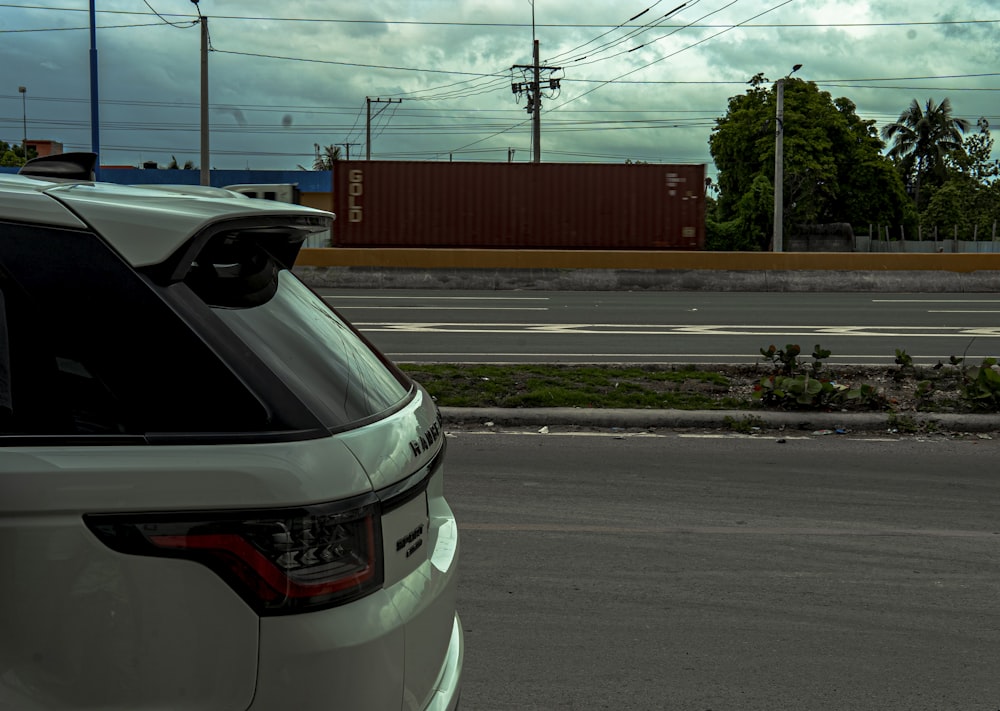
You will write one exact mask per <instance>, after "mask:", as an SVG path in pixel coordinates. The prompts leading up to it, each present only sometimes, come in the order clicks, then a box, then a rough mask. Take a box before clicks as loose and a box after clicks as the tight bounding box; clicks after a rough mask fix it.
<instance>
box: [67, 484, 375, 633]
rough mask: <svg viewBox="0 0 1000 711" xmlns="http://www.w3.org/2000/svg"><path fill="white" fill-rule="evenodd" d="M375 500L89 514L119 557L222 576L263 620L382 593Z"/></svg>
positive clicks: (92, 525)
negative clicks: (176, 562)
mask: <svg viewBox="0 0 1000 711" xmlns="http://www.w3.org/2000/svg"><path fill="white" fill-rule="evenodd" d="M378 517H379V506H378V503H377V500H375V498H374V496H371V497H361V498H359V499H355V500H353V501H350V502H347V503H346V505H345V502H337V503H334V504H319V505H313V506H301V507H295V508H282V509H260V510H252V511H246V510H243V511H209V512H206V511H196V512H181V513H150V514H86V515H85V516H84V517H83V518H84V521H85V523H86V524H87V526H88V527H89V528H90V530H91V531H93V532H94V534H95V535H96V536H97V537H98V538H99V539H100V540H101V541H103V542H104V543H105V544H106V545H107V546H108V547H110V548H112V549H113V550H116V551H118V552H120V553H127V554H133V555H146V556H161V557H170V558H184V559H187V560H193V561H197V562H199V563H202V564H204V565H206V566H208V567H209V568H211V569H212V570H213V571H215V572H216V573H218V574H219V575H220V576H221V577H222V578H223V579H224V580H225V581H226V582H227V583H229V585H230V586H231V587H232V588H233V589H234V590H235V591H236V592H237V593H239V595H240V596H241V597H242V598H243V599H244V600H245V601H246V602H247V604H249V605H250V606H251V607H252V608H253V609H254V610H255V611H256V612H257V613H258V614H261V615H280V614H288V613H294V612H304V611H307V610H315V609H320V608H325V607H333V606H335V605H340V604H343V603H345V602H349V601H351V600H355V599H357V598H359V597H362V596H364V595H367V594H368V593H370V592H372V591H373V590H375V589H378V588H379V587H381V585H382V581H383V572H382V555H381V551H382V541H381V526H380V523H379V520H378Z"/></svg>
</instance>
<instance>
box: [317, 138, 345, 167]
mask: <svg viewBox="0 0 1000 711" xmlns="http://www.w3.org/2000/svg"><path fill="white" fill-rule="evenodd" d="M313 148H315V149H316V160H314V161H313V170H333V167H334V164H335V163H337V162H338V161H339V160H340V146H335V145H332V144H331V145H329V146H325V147H323V148H320V145H319V144H318V143H314V144H313Z"/></svg>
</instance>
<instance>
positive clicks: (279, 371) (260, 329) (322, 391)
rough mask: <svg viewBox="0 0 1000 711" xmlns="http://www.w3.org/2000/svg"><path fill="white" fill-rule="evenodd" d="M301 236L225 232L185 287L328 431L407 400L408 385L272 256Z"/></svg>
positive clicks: (197, 260) (200, 256)
mask: <svg viewBox="0 0 1000 711" xmlns="http://www.w3.org/2000/svg"><path fill="white" fill-rule="evenodd" d="M298 239H300V237H299V236H297V235H295V234H292V233H288V234H282V232H281V230H280V229H277V228H274V229H270V230H267V231H261V230H254V229H247V230H233V231H230V230H225V229H223V230H220V231H219V233H218V234H216V235H215V236H214V237H212V238H211V239H209V240H208V241H207V242H206V243H205V244H204V246H203V247H202V248H201V249H200V251H199V252H198V253H197V254H196V255H195V257H194V261H193V262H192V263H191V264H190V269H189V270H188V271H187V273H186V274H185V276H184V283H185V284H186V285H187V286H188V287H189V288H190V289H191V290H192V291H193V292H194V293H195V294H196V295H197V296H198V297H199V298H200V299H201V300H202V301H203V302H204V303H205V304H207V305H208V306H210V307H211V308H212V310H213V311H214V312H215V314H216V315H217V316H218V317H219V318H220V319H221V320H222V321H223V323H224V324H225V325H226V326H228V327H229V329H230V330H231V331H232V332H234V333H235V334H236V335H237V336H238V337H239V338H240V340H241V341H242V342H243V343H244V344H245V345H246V346H247V347H248V348H249V350H250V351H252V352H253V354H254V355H255V356H256V357H257V358H259V359H260V360H261V361H262V362H263V363H264V365H266V366H267V368H268V369H269V370H270V371H271V372H272V373H273V374H274V375H276V376H277V377H278V378H279V379H280V380H281V381H282V383H283V384H284V385H285V387H287V388H288V389H289V390H290V391H291V392H292V393H293V394H294V395H295V396H296V397H297V398H298V399H299V400H301V401H302V402H303V403H305V405H306V406H307V407H308V408H309V410H310V411H311V412H312V413H313V414H314V415H315V416H316V417H317V419H318V420H319V421H320V422H321V423H322V424H323V425H324V426H325V427H326V428H328V429H331V430H341V429H345V428H347V427H350V426H357V425H358V424H360V423H363V422H365V421H368V420H372V419H376V418H377V417H379V416H380V415H381V414H383V413H386V412H387V411H390V410H392V409H393V408H395V407H397V406H399V405H401V404H402V403H403V402H404V401H405V400H406V399H407V398H408V396H409V395H410V392H411V387H412V386H411V383H410V381H409V380H408V379H407V378H406V376H405V375H403V374H402V373H401V372H400V371H399V370H398V369H397V368H396V367H395V366H394V365H392V364H391V363H390V362H389V361H388V360H387V359H386V358H385V357H384V356H383V355H382V354H380V353H379V352H378V351H377V350H376V349H375V348H374V347H373V346H372V345H371V344H370V343H369V342H368V341H367V340H366V339H365V338H364V337H363V336H362V335H361V334H360V333H359V332H358V331H356V330H355V329H354V327H353V326H351V324H350V323H348V322H347V321H346V320H345V319H343V318H342V317H341V316H339V315H338V314H337V313H336V312H335V311H334V310H333V309H331V308H330V307H329V306H328V305H327V304H326V302H324V301H323V300H322V299H321V298H320V297H319V296H317V295H316V294H315V293H313V291H312V290H310V289H309V288H308V287H307V286H305V285H304V284H303V283H302V282H301V281H299V279H298V278H297V277H296V276H295V275H294V274H292V272H291V271H290V270H289V269H287V268H285V266H284V264H283V260H281V259H279V258H277V257H275V256H274V255H275V254H278V253H281V252H282V248H283V247H284V246H287V244H288V243H289V241H293V240H298ZM285 256H287V255H285Z"/></svg>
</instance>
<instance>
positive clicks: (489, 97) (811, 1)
mask: <svg viewBox="0 0 1000 711" xmlns="http://www.w3.org/2000/svg"><path fill="white" fill-rule="evenodd" d="M88 7H89V5H88V2H87V0H21V1H20V2H18V1H17V0H15V1H14V2H5V3H0V67H2V68H3V69H2V72H0V77H2V80H0V139H3V140H6V141H8V142H11V143H17V142H20V141H21V138H22V135H23V130H24V129H23V125H24V118H25V115H26V118H27V133H28V137H29V138H32V139H52V140H56V141H61V142H62V143H63V144H64V145H65V147H66V150H90V147H91V131H90V83H89V50H90V33H89V14H88ZM96 7H97V31H96V37H97V51H98V57H99V85H100V142H101V149H102V150H101V153H102V161H101V162H102V164H105V165H138V164H139V163H141V162H142V161H150V160H154V161H158V162H159V163H160V164H161V165H165V164H166V163H168V162H169V161H170V159H171V156H176V158H177V160H178V161H179V162H180V163H182V164H183V163H184V162H185V161H187V160H191V161H193V162H194V163H195V164H198V162H199V150H200V143H199V125H200V124H199V116H200V113H199V100H200V26H199V25H198V24H197V23H196V20H197V18H198V12H199V10H200V12H201V13H202V14H204V15H205V16H207V17H208V18H209V20H208V28H209V33H210V41H211V48H212V51H211V52H210V53H209V73H210V95H209V103H210V122H211V155H212V159H211V163H212V167H213V168H247V167H249V168H257V169H294V168H295V167H296V166H297V165H304V166H307V167H310V166H311V165H312V161H313V158H314V144H321V145H324V146H325V145H330V144H341V145H342V150H343V152H344V153H345V154H346V153H348V152H349V153H350V156H351V157H352V158H356V157H363V156H364V155H365V151H366V148H367V146H366V123H367V118H366V117H367V108H368V102H367V101H366V97H369V98H371V99H372V102H371V115H372V119H371V147H370V148H371V156H372V158H373V159H387V160H449V159H451V160H478V161H506V160H508V158H510V157H512V158H513V160H515V161H527V160H530V159H531V154H532V144H531V124H530V121H529V114H528V113H527V112H526V111H525V106H526V97H525V96H524V95H523V94H522V95H518V94H515V93H514V91H513V90H512V84H521V83H523V82H525V81H527V80H529V79H530V76H527V75H525V74H524V73H523V71H522V69H520V68H519V67H521V66H525V65H529V64H531V62H532V37H533V35H532V31H533V30H532V15H533V14H534V22H535V27H534V37H535V38H537V39H538V41H539V43H540V58H541V63H542V65H543V66H544V67H551V68H553V69H552V70H546V71H543V72H542V79H543V84H546V85H547V84H548V81H549V80H550V79H558V80H559V81H558V89H554V90H550V91H546V92H544V95H543V98H542V106H543V114H542V139H541V152H542V160H544V161H558V162H574V161H590V162H602V163H605V162H624V161H625V160H626V159H631V160H644V161H650V162H661V163H705V164H708V165H709V170H710V172H713V169H712V167H711V156H710V154H709V150H708V138H709V135H710V132H711V129H712V126H713V125H714V120H715V119H716V118H718V117H720V116H722V115H724V114H725V110H726V101H727V99H728V97H730V96H733V95H735V94H740V93H742V92H743V91H745V89H746V82H747V80H748V79H749V78H750V77H751V76H753V75H754V74H756V73H758V72H762V73H763V74H764V75H765V76H766V77H768V78H770V79H772V80H773V79H776V78H778V77H781V76H784V75H785V74H787V73H788V72H789V71H790V70H791V68H792V66H793V65H795V64H801V65H802V68H801V69H800V70H799V72H798V73H797V74H796V76H799V77H801V78H803V79H807V80H810V81H814V82H816V83H817V84H818V85H819V87H820V88H821V89H823V90H825V91H828V92H830V93H831V94H832V95H833V96H835V97H836V96H846V97H848V98H850V99H851V100H852V101H854V102H855V104H856V105H857V107H858V113H859V115H860V116H861V117H862V118H865V119H872V120H874V121H876V122H877V124H878V126H879V127H881V126H883V125H885V124H886V123H889V122H891V121H892V120H894V119H895V118H896V117H898V116H899V114H900V112H901V111H902V110H904V109H905V108H906V106H907V105H908V104H909V103H910V101H911V100H912V99H914V98H916V99H919V100H920V101H921V102H923V101H925V100H926V99H927V98H933V99H934V100H935V101H940V100H941V99H943V98H944V97H949V98H950V99H951V102H952V105H953V107H954V110H955V113H956V114H957V115H958V116H961V117H964V118H967V119H969V120H970V121H971V122H972V123H973V124H974V123H975V122H976V120H977V119H978V118H980V117H982V116H984V117H986V118H987V119H988V121H989V122H990V124H991V125H992V126H993V129H994V134H995V135H996V134H997V129H1000V41H998V40H997V37H998V35H1000V6H998V3H997V0H965V1H964V2H962V3H945V2H941V0H879V1H878V2H874V1H869V0H688V2H686V3H683V4H682V3H681V0H665V1H662V2H657V1H656V0H636V1H635V2H630V0H614V1H613V2H612V1H611V0H593V1H591V2H586V1H583V0H535V2H534V3H532V2H531V1H530V0H447V1H446V0H367V1H366V2H356V3H334V2H330V1H329V0H284V2H274V1H273V0H200V3H199V4H198V5H197V6H196V5H195V4H193V3H192V2H191V1H190V0H96ZM555 68H558V69H555ZM19 86H24V87H26V89H27V91H26V93H25V94H23V95H22V94H21V93H19V91H18V87H19ZM22 99H24V100H25V101H24V102H22ZM390 99H391V100H392V102H391V103H390V102H389V101H388V100H390ZM994 157H1000V154H995V156H994Z"/></svg>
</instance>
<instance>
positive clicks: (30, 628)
mask: <svg viewBox="0 0 1000 711" xmlns="http://www.w3.org/2000/svg"><path fill="white" fill-rule="evenodd" d="M0 565H2V569H3V571H4V577H5V579H8V580H12V581H19V582H20V584H19V585H18V591H19V595H18V596H17V597H16V598H13V597H12V596H10V595H7V596H5V598H6V599H5V604H4V605H3V606H0V631H2V634H0V636H2V644H0V708H4V709H18V711H36V710H37V711H43V710H44V711H49V710H50V709H51V710H54V709H68V708H72V709H95V711H96V710H97V709H101V710H102V711H110V710H112V709H121V710H122V711H125V710H129V711H144V710H146V709H166V708H184V709H192V710H198V711H201V710H203V711H230V710H232V711H238V710H240V709H245V708H246V707H247V705H248V704H249V702H250V700H251V699H252V697H253V692H254V689H255V685H256V675H257V652H258V618H257V616H256V615H255V614H254V613H253V611H252V610H250V608H249V607H247V606H246V605H245V604H243V602H242V601H241V600H240V598H239V597H238V596H237V595H236V593H235V592H233V590H232V589H231V588H229V586H227V585H226V584H225V583H224V582H223V581H222V579H221V578H219V577H218V576H217V575H215V574H214V573H213V572H212V571H210V570H209V569H207V568H205V567H204V566H202V565H199V564H197V563H194V562H191V561H181V560H165V559H158V558H143V557H139V556H126V555H122V554H119V553H116V552H114V551H112V550H110V549H108V548H107V547H105V546H104V545H103V544H101V543H100V542H99V541H97V539H96V538H94V536H93V534H92V533H91V532H90V531H89V530H88V529H87V528H86V527H85V526H84V524H83V521H82V520H81V518H80V517H79V516H78V515H75V514H71V513H58V512H51V513H47V514H40V515H36V516H20V517H17V518H12V517H5V516H0ZM28 581H30V583H31V585H30V587H28V586H27V585H26V584H25V583H27V582H28ZM195 600H196V601H197V604H196V605H192V604H191V603H192V601H195ZM62 610H71V611H72V613H71V614H60V611H62ZM27 620H30V621H31V624H30V625H25V624H24V622H25V621H27Z"/></svg>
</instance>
